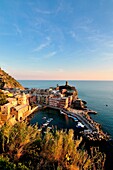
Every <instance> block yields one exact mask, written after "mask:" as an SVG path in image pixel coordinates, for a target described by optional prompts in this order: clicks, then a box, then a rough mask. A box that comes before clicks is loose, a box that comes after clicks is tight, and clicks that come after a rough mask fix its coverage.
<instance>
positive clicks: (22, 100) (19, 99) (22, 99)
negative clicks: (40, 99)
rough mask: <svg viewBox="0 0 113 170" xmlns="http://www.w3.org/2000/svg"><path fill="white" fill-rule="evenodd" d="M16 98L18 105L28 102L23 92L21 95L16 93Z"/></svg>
mask: <svg viewBox="0 0 113 170" xmlns="http://www.w3.org/2000/svg"><path fill="white" fill-rule="evenodd" d="M16 98H17V103H18V105H24V104H27V103H28V98H27V96H26V94H25V93H23V94H22V95H17V96H16Z"/></svg>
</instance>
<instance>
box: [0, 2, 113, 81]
mask: <svg viewBox="0 0 113 170" xmlns="http://www.w3.org/2000/svg"><path fill="white" fill-rule="evenodd" d="M0 67H1V68H2V69H3V70H5V71H6V72H8V73H9V74H10V75H12V76H13V77H14V78H16V79H17V80H113V0H0Z"/></svg>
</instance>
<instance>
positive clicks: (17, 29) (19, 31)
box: [14, 24, 22, 36]
mask: <svg viewBox="0 0 113 170" xmlns="http://www.w3.org/2000/svg"><path fill="white" fill-rule="evenodd" d="M14 27H15V29H16V33H17V34H19V35H20V36H22V30H21V29H20V28H19V26H18V25H17V24H14Z"/></svg>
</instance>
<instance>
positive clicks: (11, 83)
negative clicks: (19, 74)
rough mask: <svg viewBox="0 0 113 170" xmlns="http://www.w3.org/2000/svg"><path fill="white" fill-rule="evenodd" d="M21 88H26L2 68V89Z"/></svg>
mask: <svg viewBox="0 0 113 170" xmlns="http://www.w3.org/2000/svg"><path fill="white" fill-rule="evenodd" d="M3 87H4V88H19V89H22V90H23V89H24V87H23V86H22V85H21V84H20V83H19V82H18V81H17V80H15V79H14V78H13V77H12V76H10V75H9V74H8V73H6V72H5V71H4V70H2V69H1V68H0V88H3Z"/></svg>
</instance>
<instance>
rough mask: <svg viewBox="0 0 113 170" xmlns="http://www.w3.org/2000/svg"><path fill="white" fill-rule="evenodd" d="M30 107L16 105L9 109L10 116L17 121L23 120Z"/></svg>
mask: <svg viewBox="0 0 113 170" xmlns="http://www.w3.org/2000/svg"><path fill="white" fill-rule="evenodd" d="M30 110H31V107H30V106H29V105H28V104H25V105H18V106H16V107H12V108H11V113H10V114H11V116H12V117H15V119H16V120H17V121H20V120H23V119H24V118H25V117H26V116H27V114H28V112H30Z"/></svg>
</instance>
